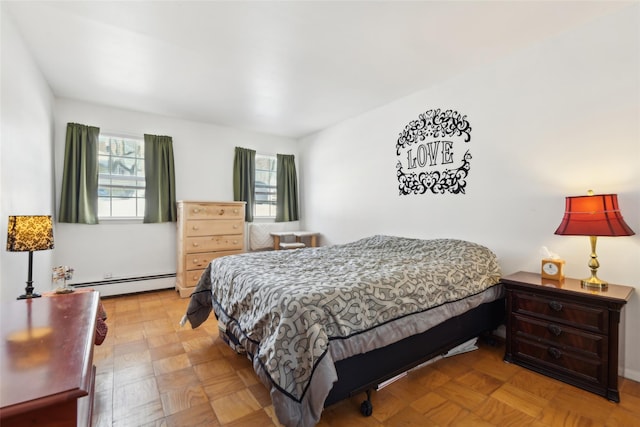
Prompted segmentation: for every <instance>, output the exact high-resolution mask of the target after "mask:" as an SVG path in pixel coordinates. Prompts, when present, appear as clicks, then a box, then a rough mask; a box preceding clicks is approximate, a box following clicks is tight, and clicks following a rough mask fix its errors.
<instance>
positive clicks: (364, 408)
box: [360, 400, 373, 417]
mask: <svg viewBox="0 0 640 427" xmlns="http://www.w3.org/2000/svg"><path fill="white" fill-rule="evenodd" d="M360 413H361V414H362V415H364V416H365V417H370V416H371V414H373V405H372V404H371V401H370V400H365V401H364V402H362V404H360Z"/></svg>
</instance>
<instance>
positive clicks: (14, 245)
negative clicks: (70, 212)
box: [7, 215, 53, 252]
mask: <svg viewBox="0 0 640 427" xmlns="http://www.w3.org/2000/svg"><path fill="white" fill-rule="evenodd" d="M45 249H53V224H52V221H51V216H48V215H14V216H10V217H9V226H8V227H7V250H8V251H10V252H27V251H42V250H45Z"/></svg>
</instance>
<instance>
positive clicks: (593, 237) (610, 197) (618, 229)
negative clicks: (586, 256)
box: [555, 190, 635, 290]
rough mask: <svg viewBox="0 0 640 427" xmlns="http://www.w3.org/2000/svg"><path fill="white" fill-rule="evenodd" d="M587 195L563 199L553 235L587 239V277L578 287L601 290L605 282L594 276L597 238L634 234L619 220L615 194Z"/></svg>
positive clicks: (605, 285)
mask: <svg viewBox="0 0 640 427" xmlns="http://www.w3.org/2000/svg"><path fill="white" fill-rule="evenodd" d="M587 194H588V195H587V196H575V197H567V198H566V204H565V212H564V217H563V218H562V223H561V224H560V226H559V227H558V229H557V230H556V232H555V234H559V235H563V236H589V239H590V241H591V259H590V260H589V268H590V269H591V277H589V278H588V279H583V280H582V281H581V284H582V287H583V288H588V289H597V290H605V289H607V282H606V281H604V280H601V279H599V278H598V276H597V272H598V267H600V263H599V262H598V255H596V242H597V239H598V236H610V237H618V236H632V235H634V234H635V233H634V232H633V230H632V229H631V228H630V227H629V226H628V225H627V223H625V222H624V219H623V218H622V214H621V213H620V209H619V208H618V196H617V195H616V194H598V195H594V194H593V191H591V190H589V191H588V193H587Z"/></svg>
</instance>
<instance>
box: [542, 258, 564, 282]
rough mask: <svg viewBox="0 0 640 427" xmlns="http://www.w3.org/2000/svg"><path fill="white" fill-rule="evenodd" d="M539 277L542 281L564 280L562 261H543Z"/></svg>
mask: <svg viewBox="0 0 640 427" xmlns="http://www.w3.org/2000/svg"><path fill="white" fill-rule="evenodd" d="M540 275H541V276H542V278H543V279H549V280H563V279H564V260H562V259H555V258H554V259H543V260H542V269H541V273H540Z"/></svg>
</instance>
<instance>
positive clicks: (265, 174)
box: [254, 155, 277, 217]
mask: <svg viewBox="0 0 640 427" xmlns="http://www.w3.org/2000/svg"><path fill="white" fill-rule="evenodd" d="M276 165H277V159H276V157H275V156H264V155H256V171H255V172H256V186H255V200H256V204H255V209H254V215H255V216H257V217H275V211H276V198H277V192H276V180H277V175H276Z"/></svg>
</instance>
